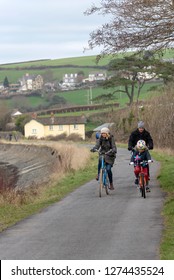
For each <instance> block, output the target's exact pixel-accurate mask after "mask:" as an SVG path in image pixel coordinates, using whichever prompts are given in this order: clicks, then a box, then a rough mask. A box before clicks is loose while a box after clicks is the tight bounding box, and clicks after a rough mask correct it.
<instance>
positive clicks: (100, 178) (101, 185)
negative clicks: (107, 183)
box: [99, 168, 104, 197]
mask: <svg viewBox="0 0 174 280" xmlns="http://www.w3.org/2000/svg"><path fill="white" fill-rule="evenodd" d="M103 187H104V185H103V169H102V168H101V169H100V175H99V197H101V196H102V189H103Z"/></svg>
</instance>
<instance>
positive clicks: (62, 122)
mask: <svg viewBox="0 0 174 280" xmlns="http://www.w3.org/2000/svg"><path fill="white" fill-rule="evenodd" d="M85 122H86V120H85V118H84V117H79V116H76V117H48V118H37V119H32V120H31V121H29V122H28V123H26V124H25V127H24V134H25V137H26V138H28V137H33V136H34V137H36V138H37V139H40V138H44V137H47V136H58V135H60V134H64V133H65V134H66V136H69V135H70V134H74V133H75V134H78V135H79V136H80V137H81V138H82V139H83V140H84V139H85Z"/></svg>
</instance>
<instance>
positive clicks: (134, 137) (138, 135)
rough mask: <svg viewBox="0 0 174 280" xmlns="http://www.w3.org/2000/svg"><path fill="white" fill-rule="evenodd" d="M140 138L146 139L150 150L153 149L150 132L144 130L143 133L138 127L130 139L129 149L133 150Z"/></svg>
mask: <svg viewBox="0 0 174 280" xmlns="http://www.w3.org/2000/svg"><path fill="white" fill-rule="evenodd" d="M139 140H144V141H145V142H146V146H147V147H148V149H149V150H152V149H153V139H152V137H151V135H150V133H149V132H148V131H147V130H145V129H144V130H143V132H142V133H140V132H139V130H138V128H137V129H136V130H134V131H133V132H132V133H131V135H130V137H129V141H128V150H129V151H131V150H132V149H133V148H134V147H135V146H136V144H137V142H138V141H139Z"/></svg>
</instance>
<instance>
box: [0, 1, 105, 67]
mask: <svg viewBox="0 0 174 280" xmlns="http://www.w3.org/2000/svg"><path fill="white" fill-rule="evenodd" d="M97 2H98V3H99V2H100V0H97V1H95V4H96V3H97ZM91 5H92V2H91V1H90V0H83V1H79V0H73V1H72V0H64V1H59V0H30V1H24V0H13V1H11V0H5V1H4V0H1V17H0V38H1V45H0V54H1V55H0V63H6V62H16V61H22V60H25V61H27V60H31V59H41V58H60V57H72V56H82V55H84V53H83V48H84V47H87V43H88V39H89V34H90V33H91V32H92V31H93V30H95V29H96V28H97V27H98V26H100V25H101V24H102V21H103V18H102V17H97V16H90V17H87V16H84V14H83V13H84V11H85V10H86V9H88V8H89V7H90V6H91ZM94 52H95V54H97V51H92V53H94ZM85 55H91V54H90V53H88V54H85Z"/></svg>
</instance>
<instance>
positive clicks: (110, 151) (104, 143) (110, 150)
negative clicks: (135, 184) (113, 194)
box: [91, 127, 117, 190]
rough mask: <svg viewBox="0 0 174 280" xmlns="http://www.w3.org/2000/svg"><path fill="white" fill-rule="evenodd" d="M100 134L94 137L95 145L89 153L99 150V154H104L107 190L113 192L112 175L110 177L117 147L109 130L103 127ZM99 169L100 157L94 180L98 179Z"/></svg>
mask: <svg viewBox="0 0 174 280" xmlns="http://www.w3.org/2000/svg"><path fill="white" fill-rule="evenodd" d="M100 134H101V135H100V136H99V138H98V137H96V144H95V146H94V147H93V148H92V149H91V152H95V150H100V154H104V156H105V162H106V170H107V172H108V178H109V183H110V186H109V189H110V190H114V186H113V175H112V170H111V168H112V166H113V164H114V161H115V158H116V153H117V147H116V144H115V139H114V136H113V135H111V134H110V130H109V128H107V127H103V128H102V129H101V131H100ZM97 138H98V139H97ZM100 168H101V157H100V156H99V161H98V173H97V176H96V180H98V179H99V173H100Z"/></svg>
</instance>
